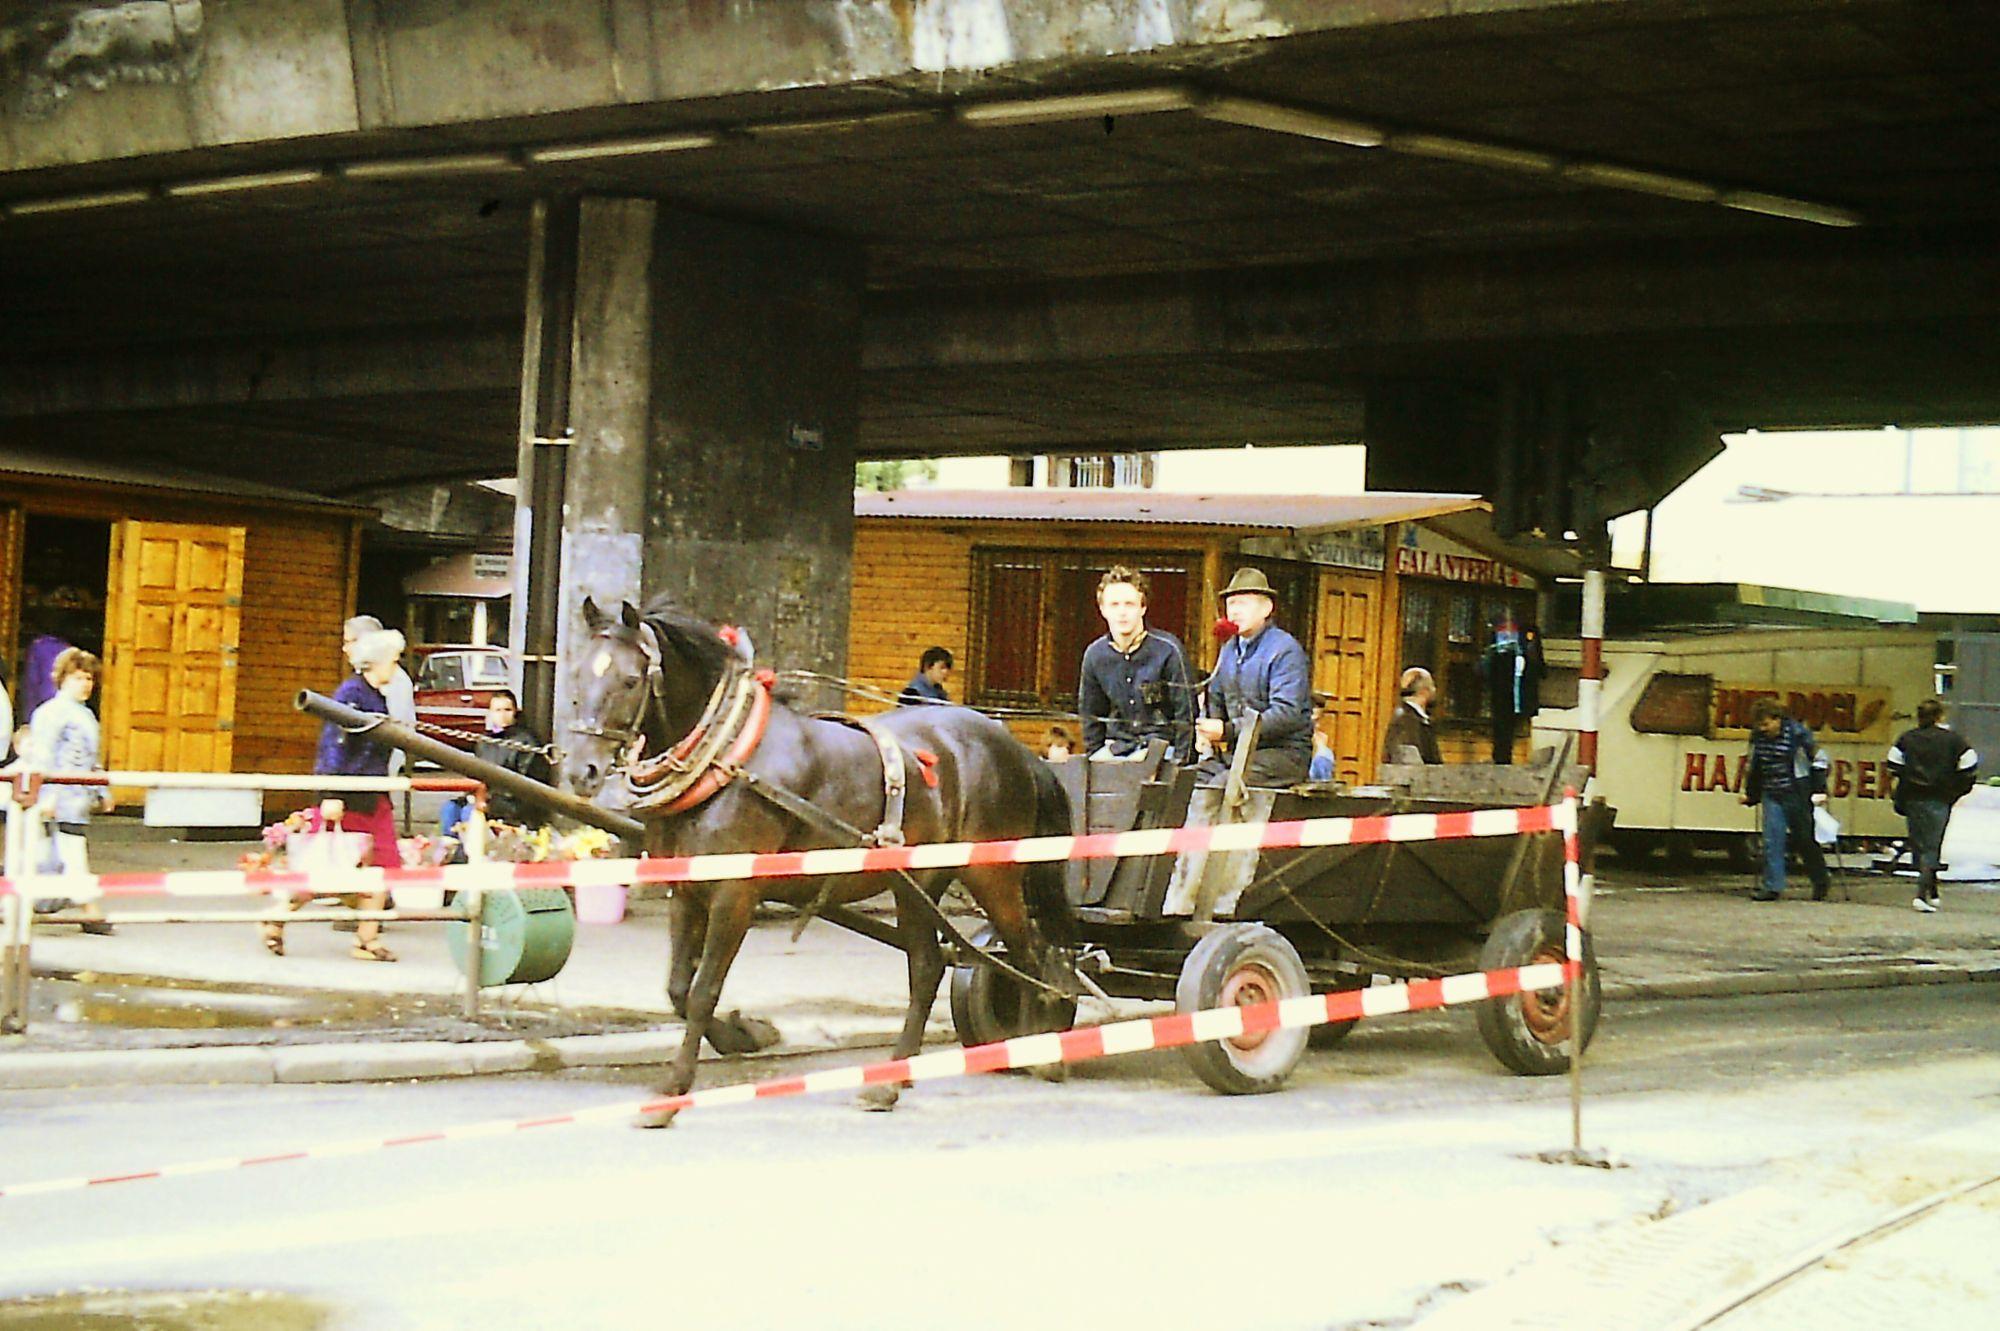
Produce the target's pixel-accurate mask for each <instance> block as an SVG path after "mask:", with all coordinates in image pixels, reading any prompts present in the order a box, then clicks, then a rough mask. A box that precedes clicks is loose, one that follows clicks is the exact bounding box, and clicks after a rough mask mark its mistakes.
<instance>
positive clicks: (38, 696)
mask: <svg viewBox="0 0 2000 1331" xmlns="http://www.w3.org/2000/svg"><path fill="white" fill-rule="evenodd" d="M69 647H70V645H69V644H68V643H66V642H64V641H63V640H62V639H61V638H58V637H57V636H56V635H55V634H53V633H44V634H42V635H41V636H40V637H38V638H36V639H35V640H34V641H33V642H31V643H29V644H28V651H27V654H26V655H25V656H23V657H22V658H21V696H20V697H18V698H16V699H15V700H14V715H16V716H27V717H32V716H33V715H34V714H35V709H36V708H37V707H40V706H41V705H42V704H43V703H45V702H47V701H48V700H49V699H51V698H53V697H55V696H56V685H55V681H54V680H52V679H50V678H49V671H50V670H51V669H52V668H53V667H54V666H55V663H56V658H57V657H58V656H61V655H62V654H63V653H64V652H66V651H68V650H69Z"/></svg>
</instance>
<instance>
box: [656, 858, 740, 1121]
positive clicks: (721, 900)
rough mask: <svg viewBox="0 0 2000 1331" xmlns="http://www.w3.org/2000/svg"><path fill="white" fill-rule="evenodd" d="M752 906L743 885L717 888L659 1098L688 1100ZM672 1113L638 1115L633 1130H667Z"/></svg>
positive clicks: (672, 1117) (710, 904)
mask: <svg viewBox="0 0 2000 1331" xmlns="http://www.w3.org/2000/svg"><path fill="white" fill-rule="evenodd" d="M756 904H757V893H756V891H755V889H753V888H752V887H751V886H750V885H749V884H746V883H731V884H728V885H726V886H724V887H721V888H719V889H717V890H716V892H715V894H714V895H713V896H712V897H711V898H710V900H709V905H708V919H707V920H706V922H705V923H706V926H707V932H708V936H707V939H706V942H705V945H704V946H703V948H702V950H701V965H700V966H699V967H698V968H697V969H696V971H695V976H694V984H693V986H692V987H691V988H690V989H689V991H688V1008H687V1013H686V1014H685V1015H686V1020H687V1033H686V1034H685V1035H683V1036H682V1037H681V1048H680V1053H678V1054H677V1055H675V1056H674V1062H673V1067H672V1069H671V1071H670V1072H669V1073H668V1076H667V1084H666V1085H665V1086H662V1087H661V1088H660V1094H661V1095H664V1096H675V1095H686V1094H687V1092H688V1088H689V1087H691V1086H693V1085H694V1072H695V1061H696V1060H697V1059H699V1058H700V1057H701V1042H702V1038H703V1037H704V1036H705V1035H707V1034H708V1029H709V1021H710V1019H711V1018H712V1017H714V1015H715V1003H716V1000H717V999H718V998H720V997H721V996H722V981H723V979H724V978H725V977H726V976H727V975H728V974H729V967H730V964H731V963H732V962H734V961H735V960H736V953H737V952H738V950H740V949H741V948H742V946H743V936H744V935H745V934H746V933H748V932H749V931H750V916H751V912H752V910H753V909H754V908H755V907H756ZM676 1112H678V1111H676V1110H672V1109H666V1110H649V1111H647V1112H645V1113H642V1114H640V1115H639V1117H638V1119H637V1120H636V1121H635V1123H634V1126H635V1127H641V1128H665V1127H671V1126H672V1125H673V1121H674V1115H675V1113H676Z"/></svg>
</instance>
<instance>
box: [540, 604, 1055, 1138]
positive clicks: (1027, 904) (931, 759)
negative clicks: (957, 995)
mask: <svg viewBox="0 0 2000 1331" xmlns="http://www.w3.org/2000/svg"><path fill="white" fill-rule="evenodd" d="M583 613H584V620H585V623H586V625H587V626H588V628H589V629H590V632H591V635H592V636H591V638H590V640H589V642H588V643H587V644H586V646H585V648H584V650H583V652H582V653H581V654H580V655H579V658H578V660H577V664H576V667H575V673H574V675H573V677H572V678H571V679H570V681H569V688H570V696H571V698H572V699H574V701H575V705H576V713H577V722H576V725H575V728H574V729H575V732H576V733H575V735H574V736H573V741H572V743H571V744H570V745H569V746H568V753H567V757H566V758H565V760H564V763H563V776H564V778H565V779H566V780H567V782H568V783H569V785H570V787H571V789H573V790H575V791H576V792H577V793H578V794H579V795H583V796H586V797H590V798H593V799H594V800H595V801H596V802H597V803H598V804H600V805H602V806H604V807H606V808H610V809H616V810H618V811H620V812H623V813H627V814H630V815H631V816H633V817H636V818H639V819H641V820H642V821H644V822H645V823H646V824H647V833H648V836H647V845H646V851H647V853H649V854H654V855H706V854H724V853H731V854H733V853H743V852H770V851H794V850H816V849H822V848H827V847H834V846H852V845H854V844H855V839H854V837H853V836H852V835H844V834H843V833H841V832H840V831H837V830H834V829H833V828H831V827H829V826H828V825H827V821H826V819H825V818H823V817H812V816H807V815H806V814H804V813H803V812H801V810H800V808H799V805H798V804H797V802H796V801H790V800H787V799H786V798H785V796H786V795H787V794H789V795H790V796H796V797H798V798H799V799H802V800H803V801H805V802H807V803H809V804H810V805H812V806H813V808H814V809H816V810H818V811H820V812H821V813H822V814H824V815H831V816H832V818H833V819H836V820H838V821H839V822H840V823H844V824H846V825H848V826H849V827H852V828H858V829H864V830H874V829H876V828H877V827H878V825H879V824H882V823H884V822H885V821H887V820H888V817H889V815H888V813H887V808H888V805H889V800H888V797H887V796H886V794H885V787H884V779H883V769H884V758H883V755H882V753H881V751H880V750H879V749H878V747H877V742H876V740H875V739H874V738H873V737H871V735H870V734H868V733H867V732H865V731H863V730H860V729H857V728H856V727H855V726H854V725H852V724H849V723H846V722H843V721H840V720H833V719H823V718H816V717H807V716H801V715H799V714H798V713H797V712H794V711H792V710H791V709H790V708H789V707H786V706H784V705H783V704H772V705H770V706H769V708H768V724H767V725H766V726H765V728H764V730H763V733H762V736H761V738H757V737H756V736H755V734H754V731H755V728H756V723H755V721H754V720H753V721H749V722H745V723H743V724H741V725H740V726H735V725H734V723H733V720H732V719H731V718H730V717H728V716H725V713H727V712H728V710H729V709H728V705H727V698H728V697H729V696H731V695H735V694H739V693H740V694H745V695H747V694H750V693H752V691H753V690H754V689H756V688H764V689H768V687H769V681H768V677H767V678H766V680H765V681H764V682H763V683H761V684H759V683H753V682H752V677H751V676H750V675H749V672H748V664H747V662H745V661H744V660H743V659H742V658H741V657H740V656H739V654H738V648H737V646H736V645H735V644H734V643H732V642H731V641H729V637H730V636H732V635H730V634H729V632H728V631H726V630H723V631H718V630H717V629H715V628H714V627H712V626H711V625H709V624H706V623H704V622H702V621H701V620H698V619H695V618H693V617H691V616H689V615H687V614H685V613H684V612H681V611H678V610H676V609H674V608H673V607H671V606H669V605H666V604H663V603H655V604H653V605H651V606H649V607H647V609H646V612H645V614H644V615H643V616H642V615H641V614H640V612H638V611H637V610H635V609H634V608H633V607H632V606H631V605H629V604H627V605H625V606H623V607H622V608H621V613H620V614H619V616H618V617H616V618H613V617H611V616H609V615H606V614H605V613H604V612H603V611H601V610H599V609H598V608H597V606H596V605H595V604H594V603H592V602H591V601H589V600H587V599H586V600H585V601H584V604H583ZM763 701H764V700H762V699H755V698H750V699H749V700H748V701H746V702H745V703H744V706H743V707H742V709H741V712H742V713H743V714H745V715H747V714H749V712H750V710H751V704H753V703H754V704H756V712H757V715H758V716H761V715H762V714H763V707H762V703H763ZM868 720H869V722H870V724H872V725H874V726H876V727H878V728H879V729H881V730H883V731H886V732H888V733H889V734H890V735H891V736H893V739H894V742H895V743H896V744H897V745H899V746H900V748H901V750H902V752H903V754H904V755H905V757H906V759H907V764H906V770H907V781H906V793H905V806H904V810H903V820H902V822H903V835H904V839H905V840H906V841H908V842H909V843H911V844H917V843H923V842H943V841H977V840H988V839H996V838H1012V837H1026V836H1058V835H1066V834H1067V833H1068V832H1069V831H1070V814H1069V800H1068V797H1067V795H1066V794H1065V793H1064V791H1063V789H1062V786H1061V785H1060V784H1059V783H1058V782H1057V781H1056V779H1055V774H1054V773H1053V772H1051V771H1050V770H1049V767H1048V765H1047V764H1046V763H1044V762H1042V761H1041V760H1040V759H1039V758H1037V757H1035V756H1034V754H1032V753H1030V752H1029V751H1028V750H1027V749H1026V748H1025V747H1024V746H1022V744H1021V743H1020V742H1019V741H1018V740H1016V739H1015V738H1014V737H1013V736H1012V735H1010V734H1009V733H1008V732H1007V729H1006V727H1004V726H1002V725H1001V724H1000V723H999V722H997V721H994V720H993V719H991V718H990V717H986V716H982V715H980V714H979V713H977V712H974V711H970V710H968V709H966V708H962V707H946V706H935V707H906V708H902V709H899V710H897V711H894V712H891V713H887V714H885V715H882V716H879V717H870V718H868ZM724 730H728V731H730V733H731V734H740V736H741V738H740V739H739V740H738V741H737V742H736V744H735V746H734V747H733V748H731V750H730V751H729V752H727V753H714V754H713V755H712V757H714V758H715V759H718V760H719V761H715V762H709V761H707V760H706V759H705V758H704V756H703V754H704V750H703V748H702V746H701V745H700V744H699V743H692V744H691V743H690V742H691V741H696V740H698V739H699V737H700V736H701V735H702V734H703V733H717V732H719V731H724ZM724 738H728V736H724ZM677 745H679V746H681V747H680V750H679V752H680V754H681V757H682V758H683V759H685V760H691V761H676V760H674V759H671V758H669V757H668V756H667V755H669V754H672V753H674V752H676V746H677ZM752 746H754V747H752ZM746 753H747V756H746ZM701 766H705V767H707V771H706V772H705V773H704V774H703V777H702V780H700V781H697V782H696V783H695V788H694V789H693V790H691V791H690V792H688V796H687V797H686V799H684V800H682V801H678V802H679V803H687V802H688V801H690V800H693V799H694V797H696V796H701V797H702V798H700V799H699V801H698V802H693V803H692V805H691V807H685V808H680V809H678V810H675V809H671V808H668V807H654V808H648V807H646V802H645V800H644V799H642V798H641V793H642V791H643V788H644V787H645V785H646V780H645V778H644V776H643V775H642V774H645V773H660V772H663V771H671V772H675V773H679V774H680V779H682V780H686V779H687V778H688V777H689V776H691V775H693V773H692V772H691V771H690V770H689V769H691V768H693V767H701ZM732 766H740V769H741V771H742V772H744V773H747V774H748V775H747V776H737V777H735V778H734V779H732V780H729V781H728V782H727V783H726V784H721V776H722V774H724V773H726V772H727V771H728V770H729V769H730V768H731V767H732ZM635 781H636V782H637V783H638V785H639V787H640V789H638V790H635ZM758 787H762V788H763V789H765V790H767V791H770V790H775V791H776V792H777V793H776V794H775V795H766V794H760V793H758V790H757V788H758ZM954 876H956V877H957V878H958V880H959V881H960V882H962V883H963V884H964V885H965V887H966V890H967V891H969V892H970V893H971V894H972V898H973V900H974V901H975V902H977V903H978V905H979V908H980V910H982V911H983V912H985V915H986V918H987V919H988V920H989V921H991V922H992V925H993V928H994V931H995V932H996V933H997V934H998V935H999V936H1000V939H1001V941H1002V942H1004V943H1005V945H1006V949H1007V956H1008V957H1009V958H1010V959H1012V960H1013V962H1014V964H1016V965H1018V966H1021V967H1022V969H1023V970H1025V971H1026V972H1027V973H1028V974H1031V975H1043V976H1048V977H1051V978H1052V979H1053V978H1054V977H1055V976H1057V975H1059V974H1061V973H1062V968H1061V966H1060V962H1059V959H1058V958H1057V957H1056V955H1055V951H1054V949H1055V947H1056V946H1058V945H1061V944H1063V943H1066V942H1067V941H1068V940H1069V938H1070V936H1071V934H1072V932H1073V921H1072V918H1071V914H1070V907H1069V902H1068V899H1067V897H1066V896H1065V895H1064V892H1063V882H1062V866H1061V865H1060V864H1038V865H1028V866H1022V865H1012V864H984V865H973V866H968V867H965V868H961V869H947V870H926V871H917V872H915V873H914V874H913V877H914V879H915V882H916V884H917V886H918V888H920V889H921V890H922V891H923V892H924V893H925V894H926V895H927V896H928V897H929V898H930V900H931V901H933V902H934V901H936V900H937V898H938V897H939V895H940V894H942V892H943V891H944V889H945V887H946V886H947V885H948V884H949V882H950V880H951V879H952V878H953V877H954ZM892 886H894V884H892V882H891V876H890V875H887V874H863V875H851V876H845V877H840V878H836V879H832V880H827V879H817V878H814V879H808V878H767V879H759V880H752V881H738V882H716V883H691V884H678V885H676V886H675V888H674V894H673V897H672V900H671V903H670V906H669V914H668V929H669V937H670V941H671V946H672V952H673V956H672V962H671V965H670V967H669V970H668V977H667V996H668V998H669V999H670V1000H671V1001H672V1003H673V1005H674V1010H675V1011H676V1012H678V1013H680V1015H681V1016H682V1017H683V1018H685V1019H686V1022H687V1034H686V1037H685V1038H684V1039H683V1040H682V1042H681V1048H680V1053H679V1056H678V1057H676V1058H675V1060H674V1064H673V1069H672V1073H671V1075H670V1076H669V1078H668V1080H667V1084H666V1085H665V1086H664V1087H662V1092H663V1094H666V1095H669V1096H676V1095H682V1094H685V1093H686V1092H687V1090H688V1089H689V1088H690V1087H691V1086H692V1085H693V1083H694V1075H695V1059H696V1056H697V1055H698V1054H699V1053H700V1050H701V1041H702V1039H703V1037H704V1036H707V1037H708V1038H709V1040H710V1043H712V1044H715V1045H716V1047H717V1049H718V1050H720V1051H721V1052H724V1053H737V1052H743V1050H742V1048H741V1045H740V1043H739V1040H738V1039H729V1038H728V1033H727V1027H726V1026H725V1027H720V1028H719V1027H718V1026H717V1025H716V1024H715V1022H716V1015H715V1009H716V1000H717V999H718V997H719V996H720V995H721V992H722V982H723V980H724V978H725V977H726V976H727V975H728V973H729V966H730V963H731V962H733V961H734V960H735V959H736V953H737V949H738V948H739V947H741V946H742V943H743V936H744V934H745V932H746V931H747V930H748V929H749V927H750V921H751V914H752V912H753V910H754V909H755V908H756V905H757V903H758V902H759V901H782V902H790V903H792V904H794V905H798V906H801V907H806V906H810V905H813V904H815V903H816V904H819V905H826V904H832V905H845V904H847V903H851V902H855V901H859V900H861V899H863V898H865V897H870V896H874V895H876V894H877V893H879V892H882V891H884V890H886V889H889V888H890V887H892ZM823 888H824V889H825V895H824V896H822V889H823ZM909 896H910V894H909V893H907V892H906V893H904V894H903V895H902V896H901V897H899V899H898V903H897V912H896V913H897V920H896V932H897V937H898V940H899V943H900V945H901V946H902V947H903V948H904V949H905V950H906V951H907V952H908V954H909V964H910V1006H909V1011H908V1012H907V1013H906V1014H905V1016H904V1019H903V1029H902V1033H901V1034H900V1035H899V1036H898V1037H897V1040H896V1047H895V1053H894V1056H895V1057H897V1058H908V1057H910V1056H911V1055H913V1054H915V1053H916V1052H917V1050H918V1048H919V1046H920V1045H921V1044H922V1041H923V1034H924V1024H925V1022H926V1020H927V1019H928V1017H929V1015H930V1010H931V1004H932V1003H933V1001H935V999H936V997H937V991H938V985H939V983H940V981H942V979H943V978H944V954H943V949H942V946H941V944H940V941H939V937H938V933H937V930H936V927H935V920H934V917H933V916H932V915H931V914H930V913H929V912H928V911H926V910H922V909H921V903H914V904H913V903H912V902H911V900H910V899H909ZM697 961H698V962H699V965H697ZM1050 1010H1053V1006H1052V1005H1051V1006H1050ZM719 1031H720V1032H721V1033H722V1038H720V1039H719V1038H718V1032H719ZM725 1040H727V1043H724V1041H725ZM871 1091H872V1092H873V1093H872V1094H867V1093H864V1097H863V1102H864V1103H865V1104H867V1105H868V1106H869V1107H871V1108H888V1107H890V1106H891V1105H893V1104H894V1103H895V1100H896V1088H895V1087H893V1086H887V1087H877V1088H871ZM670 1119H671V1115H670V1114H668V1115H660V1116H657V1118H655V1119H649V1120H643V1122H645V1123H646V1125H647V1126H663V1125H664V1124H665V1122H667V1121H670Z"/></svg>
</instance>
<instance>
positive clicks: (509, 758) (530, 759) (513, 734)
mask: <svg viewBox="0 0 2000 1331" xmlns="http://www.w3.org/2000/svg"><path fill="white" fill-rule="evenodd" d="M520 716H521V704H520V701H519V700H518V699H517V698H515V697H514V694H513V693H512V691H511V690H508V689H500V690H498V691H496V692H495V693H494V695H493V697H492V698H491V699H490V700H489V701H488V702H487V704H486V735H485V737H484V738H483V739H481V740H480V741H479V742H478V743H477V744H475V745H473V747H472V755H473V757H475V758H478V759H479V760H481V761H482V762H489V763H492V764H493V765H494V766H496V767H504V768H506V769H507V770H508V771H510V772H518V773H520V774H521V775H522V776H525V777H527V778H528V779H529V780H531V781H540V782H541V783H543V784H544V785H549V784H552V783H553V779H554V771H553V769H552V768H551V767H550V766H549V759H548V755H547V754H546V753H543V752H541V751H540V750H541V748H542V738H541V736H539V735H537V734H536V733H535V732H534V731H532V730H530V729H528V727H527V726H525V725H523V724H522V723H521V720H520ZM486 816H487V818H488V819H489V820H491V821H493V822H499V823H516V824H527V823H530V822H539V821H542V820H543V818H544V816H545V815H544V814H543V812H542V810H541V809H539V808H537V807H536V806H535V805H533V804H531V803H529V802H528V801H526V800H523V799H522V798H521V797H520V796H518V795H515V794H513V793H511V792H509V791H505V790H489V791H487V792H486Z"/></svg>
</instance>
